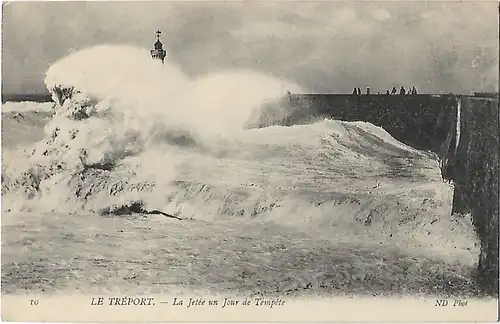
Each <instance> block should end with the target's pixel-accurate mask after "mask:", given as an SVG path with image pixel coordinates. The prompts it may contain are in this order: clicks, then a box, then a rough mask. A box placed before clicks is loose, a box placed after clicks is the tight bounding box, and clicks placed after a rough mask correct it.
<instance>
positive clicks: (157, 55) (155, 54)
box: [151, 30, 167, 64]
mask: <svg viewBox="0 0 500 324" xmlns="http://www.w3.org/2000/svg"><path fill="white" fill-rule="evenodd" d="M160 35H161V31H159V30H157V31H156V42H155V44H154V47H155V48H154V49H152V50H151V57H152V58H153V59H156V60H161V63H162V64H163V63H164V61H165V57H167V51H166V50H164V49H163V44H162V43H161V42H160Z"/></svg>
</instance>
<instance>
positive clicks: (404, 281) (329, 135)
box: [2, 45, 479, 296]
mask: <svg viewBox="0 0 500 324" xmlns="http://www.w3.org/2000/svg"><path fill="white" fill-rule="evenodd" d="M45 84H46V87H47V90H48V91H49V93H50V95H51V97H52V101H51V102H33V101H21V102H12V101H8V102H5V103H3V104H2V153H3V161H2V293H11V294H22V293H28V292H29V293H34V292H36V293H50V294H54V293H68V292H76V291H78V292H81V293H97V292H99V293H108V292H112V291H115V292H121V293H128V294H132V293H140V294H146V293H148V292H149V293H183V292H187V291H189V292H192V291H200V292H210V293H229V292H231V293H241V294H247V295H248V294H250V295H264V294H265V295H266V296H267V295H273V294H276V295H291V296H322V295H328V296H345V295H368V296H377V295H390V296H393V295H412V296H416V295H436V294H437V295H441V296H442V295H453V296H467V295H474V294H475V293H476V292H477V285H476V281H475V274H474V271H475V270H474V269H475V268H476V265H477V262H478V255H479V242H478V239H477V236H476V234H475V232H474V228H473V226H472V221H471V219H470V217H469V216H467V215H466V216H464V215H452V214H451V202H452V192H453V185H452V184H450V183H446V182H443V180H442V178H441V174H440V168H439V162H438V160H437V158H436V156H435V155H434V154H431V153H429V152H424V151H419V150H416V149H414V148H412V147H409V146H407V145H405V144H403V143H400V142H398V141H397V140H395V139H394V138H393V137H392V136H391V135H390V134H389V133H387V132H386V131H385V130H384V129H382V128H380V127H377V126H374V125H372V124H370V123H365V122H344V121H337V120H333V119H315V120H310V119H308V120H303V121H298V122H297V123H296V124H295V125H291V126H290V125H288V126H284V123H283V121H284V120H286V119H287V117H288V116H289V115H290V114H291V113H293V111H294V109H299V108H297V107H295V108H294V107H290V106H286V105H283V104H282V103H283V100H282V99H283V98H284V97H286V95H287V92H291V93H300V92H302V91H304V89H301V88H300V87H299V86H298V85H296V84H294V83H293V82H289V81H286V80H281V79H279V78H276V77H274V76H272V75H265V74H262V73H258V72H255V71H249V70H228V71H226V72H218V73H211V74H206V75H200V76H196V77H192V76H188V75H187V74H185V73H184V72H183V71H182V69H181V68H180V67H179V66H177V65H176V64H174V63H172V62H169V61H168V60H167V61H166V62H165V64H162V63H161V62H160V61H153V60H151V59H150V58H149V53H148V51H147V50H145V49H141V48H135V47H128V46H111V45H102V46H97V47H92V48H89V49H86V50H82V51H79V52H75V53H72V54H70V55H68V56H67V57H65V58H62V59H61V60H59V61H57V62H55V63H53V64H52V65H50V67H49V69H48V70H47V73H46V78H45Z"/></svg>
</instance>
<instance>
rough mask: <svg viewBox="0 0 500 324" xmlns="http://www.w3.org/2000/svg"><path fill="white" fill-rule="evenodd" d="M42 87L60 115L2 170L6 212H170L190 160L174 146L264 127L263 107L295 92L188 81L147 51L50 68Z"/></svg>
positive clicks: (119, 50)
mask: <svg viewBox="0 0 500 324" xmlns="http://www.w3.org/2000/svg"><path fill="white" fill-rule="evenodd" d="M45 83H46V87H47V89H48V91H49V92H50V94H51V96H52V98H53V101H54V102H55V105H54V107H53V109H54V112H55V115H54V117H53V118H52V120H51V121H50V122H49V123H48V124H47V125H46V126H45V137H44V139H43V140H42V141H41V142H39V143H37V144H36V145H35V147H34V148H33V150H32V151H31V152H29V153H26V154H25V156H24V158H23V159H22V161H21V163H16V164H12V163H8V165H7V166H6V167H5V166H4V168H6V170H4V182H3V184H2V191H3V193H4V194H6V197H4V207H5V208H7V209H9V210H13V209H14V210H15V209H20V210H25V209H27V210H33V209H34V210H38V211H40V210H46V211H54V210H57V211H68V212H72V211H75V212H76V211H81V210H89V211H99V212H102V211H103V210H108V211H109V210H110V209H111V210H112V209H113V208H115V207H116V208H120V207H121V206H124V205H133V204H137V203H140V204H141V206H145V207H144V208H148V207H149V205H150V204H151V203H152V202H154V203H153V204H156V205H154V206H153V207H152V208H164V207H165V205H166V204H167V205H168V204H169V199H168V198H166V197H167V196H168V192H173V191H174V190H173V189H172V188H171V182H172V181H173V180H174V179H175V176H176V175H178V171H177V168H178V166H179V165H180V164H182V163H183V161H184V160H185V159H186V157H185V155H183V154H181V153H179V152H176V150H177V149H176V147H179V146H180V147H183V146H194V147H200V146H203V145H202V143H210V142H211V141H214V139H215V140H216V139H219V138H223V137H227V136H228V135H229V136H231V135H233V134H235V133H237V132H240V131H242V130H243V129H245V128H247V127H248V125H249V124H258V123H261V121H259V120H258V119H259V118H261V116H262V115H263V114H262V107H264V103H265V102H270V101H273V100H274V101H276V100H278V99H279V98H280V97H281V96H282V94H283V93H284V89H285V88H286V89H292V90H294V89H297V87H296V86H294V85H293V84H283V83H282V82H280V81H278V80H276V79H274V78H271V77H267V76H263V75H260V74H257V73H254V72H249V71H239V72H228V73H219V74H212V75H207V76H203V77H199V78H197V79H190V78H189V77H187V76H186V75H184V74H183V73H182V71H180V69H178V68H177V67H176V66H175V65H173V64H169V63H167V64H165V65H159V64H158V62H155V61H152V60H149V58H148V55H147V52H146V51H145V50H142V49H137V48H133V47H128V46H108V45H103V46H97V47H94V48H90V49H86V50H83V51H80V52H77V53H73V54H71V55H69V56H68V57H65V58H63V59H61V60H60V61H58V62H57V63H55V64H53V65H51V66H50V68H49V69H48V71H47V74H46V78H45ZM252 118H257V120H253V121H252ZM159 192H161V193H159ZM159 197H161V198H159ZM162 198H164V199H162ZM158 200H160V201H158ZM170 200H171V199H170Z"/></svg>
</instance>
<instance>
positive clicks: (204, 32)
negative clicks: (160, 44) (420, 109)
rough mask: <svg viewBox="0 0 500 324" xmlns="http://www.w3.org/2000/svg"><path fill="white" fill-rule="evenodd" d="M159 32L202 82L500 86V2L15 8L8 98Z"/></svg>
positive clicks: (6, 71)
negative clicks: (263, 77)
mask: <svg viewBox="0 0 500 324" xmlns="http://www.w3.org/2000/svg"><path fill="white" fill-rule="evenodd" d="M158 28H159V29H161V30H163V31H164V34H163V37H162V40H163V41H164V43H165V44H166V45H167V48H168V50H169V53H170V58H169V59H171V60H174V61H176V62H178V63H179V64H180V65H181V66H182V68H183V70H184V71H186V72H187V73H189V74H192V75H195V74H200V73H207V72H214V71H219V70H221V69H231V68H251V69H254V70H258V71H261V72H264V73H267V74H273V75H275V76H277V77H283V78H288V79H290V80H292V81H295V82H296V83H298V84H299V85H301V86H302V87H304V88H306V89H308V90H309V91H315V92H350V91H351V89H352V87H354V86H359V87H366V86H371V88H372V89H373V91H381V92H382V91H384V90H385V89H386V88H392V86H393V85H400V84H403V85H405V86H406V87H409V86H412V85H417V86H418V87H419V88H420V89H421V90H422V91H425V92H469V91H472V90H475V91H494V90H497V87H498V4H497V3H494V2H479V3H470V2H353V3H342V2H288V3H283V2H281V3H278V2H269V3H263V2H258V3H231V2H229V3H228V2H225V3H213V2H210V3H203V2H123V3H122V2H118V3H117V2H14V3H8V4H5V5H4V7H3V60H2V62H3V63H2V64H3V66H2V74H3V75H2V77H3V82H2V83H3V87H4V91H5V92H41V91H43V90H44V86H43V77H44V73H45V70H46V69H47V67H48V65H49V64H50V63H51V62H54V61H56V60H57V59H59V58H61V57H62V56H64V55H66V54H67V53H68V52H70V51H72V50H78V49H82V48H85V47H88V46H91V45H95V44H102V43H120V44H123V43H125V44H133V45H137V46H141V47H146V48H149V47H150V46H151V44H152V42H153V40H154V37H153V36H154V34H153V31H155V30H156V29H158Z"/></svg>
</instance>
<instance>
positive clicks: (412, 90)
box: [352, 86, 417, 96]
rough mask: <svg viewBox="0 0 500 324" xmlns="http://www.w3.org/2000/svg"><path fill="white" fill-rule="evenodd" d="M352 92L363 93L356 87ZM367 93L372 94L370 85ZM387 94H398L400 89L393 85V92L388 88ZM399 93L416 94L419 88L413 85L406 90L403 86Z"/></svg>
mask: <svg viewBox="0 0 500 324" xmlns="http://www.w3.org/2000/svg"><path fill="white" fill-rule="evenodd" d="M352 94H353V95H357V96H360V95H361V94H362V93H361V89H360V88H354V90H353V91H352ZM366 94H367V95H370V94H371V91H370V87H367V88H366ZM377 94H380V92H379V93H377ZM385 94H386V95H396V94H398V90H397V89H396V87H392V90H391V92H389V90H387V91H386V92H385ZM399 94H400V95H404V94H407V95H416V94H417V88H415V87H412V88H411V89H409V90H406V89H405V88H404V87H403V86H401V88H400V89H399Z"/></svg>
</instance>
